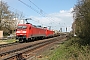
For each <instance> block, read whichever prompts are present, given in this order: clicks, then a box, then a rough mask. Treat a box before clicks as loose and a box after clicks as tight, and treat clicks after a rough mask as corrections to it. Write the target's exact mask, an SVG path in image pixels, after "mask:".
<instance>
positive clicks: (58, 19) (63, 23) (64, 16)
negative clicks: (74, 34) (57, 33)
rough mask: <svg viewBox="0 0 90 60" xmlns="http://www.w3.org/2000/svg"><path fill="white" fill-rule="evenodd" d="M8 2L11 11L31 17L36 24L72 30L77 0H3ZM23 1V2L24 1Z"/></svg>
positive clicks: (64, 30) (31, 21)
mask: <svg viewBox="0 0 90 60" xmlns="http://www.w3.org/2000/svg"><path fill="white" fill-rule="evenodd" d="M2 1H4V2H7V4H8V6H10V8H9V9H10V10H11V11H17V12H18V13H23V15H24V16H25V17H24V18H31V19H32V20H30V21H29V22H30V23H32V24H34V25H42V26H51V29H52V30H60V28H62V31H63V32H66V28H67V31H68V32H69V31H71V30H72V29H71V26H72V23H73V21H74V20H73V13H71V12H72V11H73V8H74V6H75V4H76V3H77V0H2ZM22 2H23V3H22ZM25 4H26V5H28V6H26V5H25Z"/></svg>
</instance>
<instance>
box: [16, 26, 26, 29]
mask: <svg viewBox="0 0 90 60" xmlns="http://www.w3.org/2000/svg"><path fill="white" fill-rule="evenodd" d="M17 29H27V26H18V27H17Z"/></svg>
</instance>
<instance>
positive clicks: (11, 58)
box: [0, 36, 64, 60]
mask: <svg viewBox="0 0 90 60" xmlns="http://www.w3.org/2000/svg"><path fill="white" fill-rule="evenodd" d="M62 38H64V37H60V36H58V37H54V38H49V39H44V40H39V41H34V42H29V43H21V44H18V45H13V46H9V47H5V48H2V49H0V59H1V60H25V59H27V58H28V57H29V58H30V54H29V53H30V52H31V51H33V50H35V49H38V48H40V47H43V46H45V45H48V44H50V43H53V42H55V41H58V40H60V39H62Z"/></svg>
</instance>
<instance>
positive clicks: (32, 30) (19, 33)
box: [16, 24, 54, 41]
mask: <svg viewBox="0 0 90 60" xmlns="http://www.w3.org/2000/svg"><path fill="white" fill-rule="evenodd" d="M53 34H54V31H51V30H48V29H47V28H42V27H36V26H34V25H32V24H19V25H18V27H17V30H16V39H19V41H27V40H31V39H35V38H37V37H39V38H44V37H50V36H53Z"/></svg>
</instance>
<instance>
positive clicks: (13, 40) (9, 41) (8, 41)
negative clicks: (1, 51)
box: [0, 39, 17, 44]
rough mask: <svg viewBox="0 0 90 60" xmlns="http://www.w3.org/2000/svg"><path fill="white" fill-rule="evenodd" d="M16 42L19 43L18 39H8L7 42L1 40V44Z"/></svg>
mask: <svg viewBox="0 0 90 60" xmlns="http://www.w3.org/2000/svg"><path fill="white" fill-rule="evenodd" d="M16 41H17V40H16V39H7V40H0V43H4V44H8V43H13V42H16Z"/></svg>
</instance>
